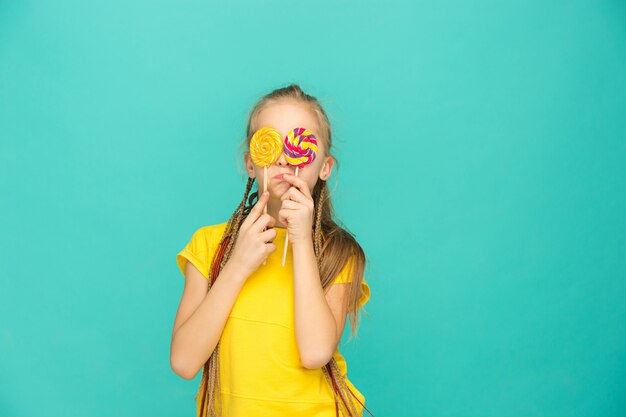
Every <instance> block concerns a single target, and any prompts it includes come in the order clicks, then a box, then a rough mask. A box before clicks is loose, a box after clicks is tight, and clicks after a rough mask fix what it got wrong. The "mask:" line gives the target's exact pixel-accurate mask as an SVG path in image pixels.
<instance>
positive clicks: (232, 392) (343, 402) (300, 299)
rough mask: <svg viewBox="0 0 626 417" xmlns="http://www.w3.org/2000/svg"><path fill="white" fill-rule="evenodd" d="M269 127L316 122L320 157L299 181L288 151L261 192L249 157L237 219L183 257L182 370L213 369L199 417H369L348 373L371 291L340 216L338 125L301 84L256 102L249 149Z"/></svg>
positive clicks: (200, 234)
mask: <svg viewBox="0 0 626 417" xmlns="http://www.w3.org/2000/svg"><path fill="white" fill-rule="evenodd" d="M264 126H271V127H273V128H274V129H276V130H278V131H279V132H280V133H281V135H283V137H284V136H285V135H286V134H287V132H288V131H290V130H292V129H294V128H296V127H305V128H307V129H309V130H310V131H311V132H313V134H314V135H315V136H316V139H317V145H318V150H317V154H316V158H315V159H314V160H313V161H312V162H311V163H310V164H309V165H306V166H305V167H304V168H301V169H300V170H299V173H298V176H297V177H296V176H295V175H294V173H295V167H294V166H292V165H289V164H288V163H287V161H286V159H285V155H284V154H282V155H281V157H280V159H278V160H277V161H276V162H275V163H273V164H271V165H270V166H269V167H268V168H267V175H268V186H267V188H268V191H267V192H266V193H263V194H262V195H261V196H259V192H258V190H257V191H255V192H253V193H252V194H250V191H251V189H252V186H253V184H254V183H255V181H256V182H257V183H259V184H263V181H264V178H263V168H259V167H257V166H256V165H255V164H254V163H253V162H252V159H251V157H250V153H249V152H244V161H245V167H246V171H247V174H248V183H247V186H246V190H245V193H244V196H243V199H242V200H241V203H240V204H239V206H238V207H237V209H236V210H235V211H234V213H233V214H232V216H231V217H230V219H229V220H228V221H227V222H224V223H220V224H215V225H211V226H204V227H201V228H199V229H198V230H196V232H195V233H194V234H193V236H192V238H191V241H190V242H189V243H188V244H187V246H186V247H185V248H184V249H183V250H182V251H181V252H180V253H178V254H177V256H176V261H177V264H178V266H179V268H180V270H181V272H182V273H183V274H184V276H185V288H184V291H183V295H182V299H181V301H180V306H179V307H178V311H177V313H176V319H175V322H174V330H173V333H172V342H171V351H170V363H171V367H172V369H173V370H174V372H175V373H176V374H178V375H180V376H181V377H183V378H185V379H192V378H194V376H195V375H196V374H197V372H198V371H199V370H200V368H202V370H203V372H202V379H201V382H200V387H199V390H198V394H197V395H196V397H195V399H196V403H197V408H196V410H197V414H196V415H197V416H198V417H201V416H218V415H222V416H224V417H255V416H262V417H265V416H272V417H277V416H289V417H291V416H316V417H332V416H339V415H340V412H341V415H343V416H351V417H356V416H359V417H361V416H362V415H363V408H365V409H366V410H367V411H368V412H369V410H368V409H367V407H365V404H364V403H365V397H364V396H363V394H361V392H359V391H358V390H357V389H356V388H355V387H354V385H353V384H352V383H351V382H350V381H349V380H348V378H347V365H346V362H345V360H344V358H343V356H342V355H341V354H340V353H339V350H338V348H337V346H338V344H339V342H340V340H341V335H342V333H343V329H344V326H345V320H346V316H347V315H349V316H350V323H351V327H352V332H351V336H350V338H352V336H354V334H355V332H356V328H357V324H358V313H359V311H360V308H361V307H363V305H364V304H365V303H366V302H367V300H368V299H369V297H370V289H369V286H368V284H367V283H366V281H365V280H364V278H363V275H364V270H365V261H366V259H365V254H364V252H363V250H362V248H361V246H360V245H359V244H358V243H357V241H356V240H355V239H354V237H353V236H352V235H351V234H350V233H349V232H347V231H346V230H345V229H344V228H342V227H340V226H339V225H337V223H335V220H333V216H334V211H333V206H332V203H331V200H330V196H329V195H328V190H327V186H326V181H327V180H328V178H329V176H330V174H331V171H332V169H333V166H334V162H335V158H334V157H333V156H332V154H331V145H332V138H331V127H330V123H329V121H328V118H327V116H326V113H325V111H324V110H323V109H322V107H321V105H320V104H319V102H318V101H317V99H316V98H315V97H312V96H310V95H308V94H306V93H304V92H303V91H302V90H301V89H300V87H299V86H298V85H295V84H292V85H290V86H288V87H285V88H281V89H277V90H275V91H273V92H271V93H270V94H268V95H266V96H264V97H262V98H261V100H259V102H258V103H257V104H256V105H255V106H254V108H253V109H252V111H251V112H250V115H249V118H248V125H247V135H246V138H247V139H246V141H245V142H244V143H243V145H245V146H246V147H247V148H248V149H249V144H250V139H251V137H252V135H253V134H254V132H255V131H256V130H257V129H259V128H261V127H264ZM257 188H258V187H257ZM255 200H256V201H255ZM265 208H267V213H265V214H264V210H265ZM287 233H288V234H289V243H288V247H287V261H286V263H285V266H284V267H283V266H282V254H283V249H284V244H285V237H286V234H287ZM264 262H265V263H264ZM370 414H371V413H370ZM372 415H373V414H372Z"/></svg>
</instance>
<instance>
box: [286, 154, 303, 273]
mask: <svg viewBox="0 0 626 417" xmlns="http://www.w3.org/2000/svg"><path fill="white" fill-rule="evenodd" d="M299 168H300V167H299V166H296V177H297V176H298V169H299ZM288 244H289V231H287V234H286V235H285V250H284V251H283V266H285V258H287V245H288Z"/></svg>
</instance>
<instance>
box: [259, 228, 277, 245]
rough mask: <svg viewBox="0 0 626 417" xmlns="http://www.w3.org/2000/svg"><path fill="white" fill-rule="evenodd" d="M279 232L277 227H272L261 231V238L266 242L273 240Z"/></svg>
mask: <svg viewBox="0 0 626 417" xmlns="http://www.w3.org/2000/svg"><path fill="white" fill-rule="evenodd" d="M277 234H278V233H277V232H276V229H273V228H270V229H267V230H266V231H264V232H263V233H261V239H263V242H265V243H268V242H273V241H274V239H275V238H276V235H277Z"/></svg>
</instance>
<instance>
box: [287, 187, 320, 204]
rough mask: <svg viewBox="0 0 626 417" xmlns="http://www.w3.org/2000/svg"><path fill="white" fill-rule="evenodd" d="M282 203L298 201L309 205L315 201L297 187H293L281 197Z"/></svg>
mask: <svg viewBox="0 0 626 417" xmlns="http://www.w3.org/2000/svg"><path fill="white" fill-rule="evenodd" d="M280 199H281V200H282V201H297V202H299V203H302V204H307V203H309V202H311V201H313V198H310V199H309V198H307V197H306V196H305V195H304V194H303V193H302V192H301V191H300V190H298V189H297V188H296V187H291V188H289V189H288V190H287V191H285V193H284V194H283V195H282V196H281V197H280Z"/></svg>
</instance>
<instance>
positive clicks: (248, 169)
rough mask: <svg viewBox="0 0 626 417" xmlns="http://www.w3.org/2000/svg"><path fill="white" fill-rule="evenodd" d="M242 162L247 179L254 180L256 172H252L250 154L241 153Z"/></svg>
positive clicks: (252, 163) (252, 166)
mask: <svg viewBox="0 0 626 417" xmlns="http://www.w3.org/2000/svg"><path fill="white" fill-rule="evenodd" d="M243 160H244V162H245V165H246V172H247V173H248V177H250V178H256V172H255V171H254V162H252V158H251V157H250V152H244V153H243Z"/></svg>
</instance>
